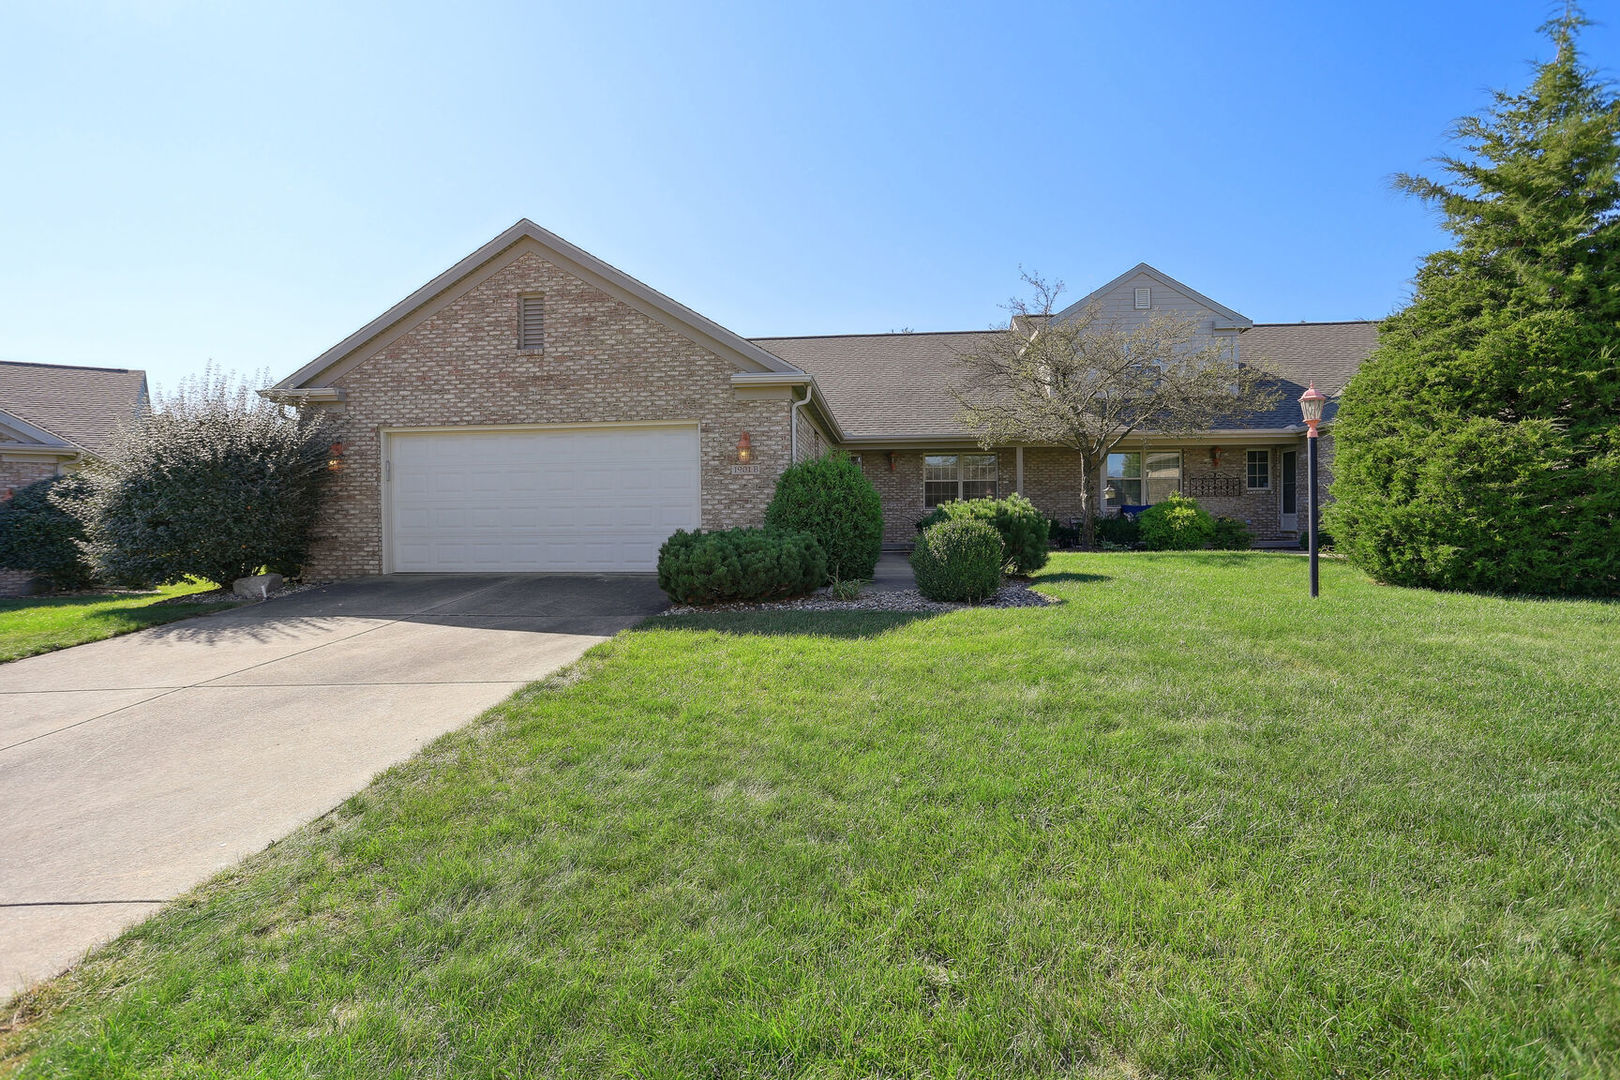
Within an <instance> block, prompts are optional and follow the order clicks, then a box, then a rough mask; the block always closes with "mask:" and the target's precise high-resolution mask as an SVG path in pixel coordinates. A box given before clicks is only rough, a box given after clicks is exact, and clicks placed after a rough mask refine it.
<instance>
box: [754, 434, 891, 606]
mask: <svg viewBox="0 0 1620 1080" xmlns="http://www.w3.org/2000/svg"><path fill="white" fill-rule="evenodd" d="M765 525H766V527H767V528H772V529H786V530H791V531H796V532H807V533H809V534H810V535H811V536H813V537H815V538H816V540H817V541H818V542H820V544H821V547H822V549H823V550H824V551H825V552H826V553H827V571H826V572H827V575H828V577H827V578H825V579H823V580H822V581H818V582H817V583H816V584H818V585H823V584H826V581H827V580H830V579H833V578H836V579H837V580H839V581H852V580H853V581H864V580H867V579H869V578H871V576H872V574H873V572H874V571H875V570H876V569H877V561H878V554H879V553H880V552H881V551H882V548H883V504H882V502H881V500H879V499H878V493H877V488H875V487H873V486H872V481H870V480H868V479H867V478H866V477H865V475H863V474H862V473H861V467H860V466H859V465H857V464H856V463H855V461H854V460H853V459H852V458H850V456H849V455H848V454H841V453H834V454H828V455H826V456H824V457H818V458H811V459H810V460H808V461H801V462H799V463H798V464H797V465H790V466H788V468H787V469H786V470H784V471H783V473H782V475H781V476H780V477H779V478H778V479H777V481H776V494H775V495H774V496H773V497H772V498H771V505H770V506H768V507H766V509H765Z"/></svg>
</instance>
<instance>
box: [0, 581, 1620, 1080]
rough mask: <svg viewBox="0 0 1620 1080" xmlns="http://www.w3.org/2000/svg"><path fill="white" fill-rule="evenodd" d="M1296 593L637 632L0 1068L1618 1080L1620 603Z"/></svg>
mask: <svg viewBox="0 0 1620 1080" xmlns="http://www.w3.org/2000/svg"><path fill="white" fill-rule="evenodd" d="M1305 572H1306V564H1305V562H1304V560H1302V559H1300V558H1298V557H1297V556H1290V555H1283V554H1262V553H1253V554H1250V553H1245V554H1229V553H1201V554H1191V555H1181V554H1163V555H1149V554H1130V555H1094V556H1080V555H1064V556H1059V557H1056V558H1054V560H1053V563H1052V566H1051V567H1050V568H1049V570H1048V572H1047V573H1046V574H1045V575H1043V579H1042V585H1043V587H1044V588H1045V589H1047V590H1048V591H1050V592H1051V593H1052V594H1053V595H1055V596H1058V597H1061V598H1062V599H1063V600H1064V601H1065V603H1063V604H1062V605H1059V606H1054V607H1050V608H1045V609H1015V610H1000V611H995V610H972V611H962V612H957V613H953V614H950V615H946V616H938V617H920V618H912V617H907V616H897V615H879V614H865V615H862V614H831V615H829V614H798V615H701V616H686V617H682V618H678V619H669V620H654V621H651V622H649V623H647V624H645V626H644V628H643V629H640V630H637V631H634V632H630V633H627V634H624V635H621V636H620V637H618V638H617V639H615V640H614V641H612V642H610V643H608V644H607V645H604V646H602V647H600V648H598V649H596V650H594V651H593V652H592V653H590V654H589V655H588V656H587V657H586V659H585V660H583V661H582V662H581V663H580V664H579V665H577V666H576V667H575V668H574V669H572V670H571V671H569V672H567V673H565V674H563V675H561V676H559V677H557V678H554V679H552V680H550V681H549V682H547V683H543V684H539V685H537V686H535V687H531V688H529V689H528V690H525V691H523V692H522V693H520V694H519V695H518V696H517V697H515V698H514V699H513V700H512V701H510V702H509V703H507V704H506V705H504V706H502V707H500V708H498V709H496V710H494V711H493V712H491V713H490V714H488V715H487V716H486V717H485V718H484V719H483V720H482V721H480V722H479V723H477V724H475V725H473V726H472V727H470V728H467V729H464V730H463V731H461V732H459V733H456V734H454V735H451V736H448V737H446V738H444V739H442V740H440V741H439V742H437V743H436V744H434V745H433V746H432V747H431V748H430V749H429V750H428V751H427V752H426V753H424V754H423V755H422V756H420V757H419V758H417V759H415V760H413V761H411V762H410V763H408V764H406V765H403V766H401V767H399V768H396V769H394V770H392V771H390V772H389V773H387V774H385V775H384V776H383V777H382V778H381V779H380V780H379V781H378V782H377V783H375V784H374V785H373V786H372V787H370V788H369V789H367V790H366V791H365V792H363V793H362V794H360V795H358V796H356V797H355V798H353V799H351V800H350V801H348V802H347V803H345V804H344V805H343V806H342V807H340V808H339V809H338V810H336V811H335V812H333V813H332V814H330V815H328V816H327V817H326V818H324V819H322V820H320V821H318V822H316V823H314V824H313V825H311V826H309V827H307V828H305V829H303V830H301V831H299V832H298V833H296V834H294V835H293V836H292V837H291V838H290V839H288V840H287V841H285V842H283V843H281V844H278V845H276V846H274V847H272V848H271V849H269V850H267V851H266V852H264V853H262V854H261V855H259V856H257V857H254V858H252V859H250V860H248V861H247V862H246V863H245V864H243V865H242V866H240V867H238V868H237V869H235V870H233V871H231V872H229V873H227V874H225V875H223V876H222V877H220V878H218V879H217V880H215V881H214V882H212V883H210V884H209V885H208V886H206V887H205V888H203V889H201V890H199V891H198V892H197V893H196V894H194V895H193V896H191V897H189V898H187V899H185V900H183V901H182V902H180V903H177V904H175V905H173V906H172V907H171V908H169V909H168V910H167V911H165V912H164V913H163V914H161V915H159V916H158V917H156V918H154V919H153V920H151V921H150V922H148V923H146V924H144V925H143V926H141V927H139V928H137V929H135V930H133V931H131V932H130V933H128V934H126V935H125V936H124V937H123V938H122V939H120V940H119V941H117V942H116V943H114V944H113V945H111V946H110V947H108V948H106V949H104V950H102V951H101V952H100V953H99V954H97V956H96V957H95V958H94V959H93V960H92V961H90V962H89V963H88V964H86V965H85V966H83V967H82V968H81V969H79V970H78V971H76V972H75V973H73V974H71V975H69V976H68V977H66V978H64V979H62V980H59V981H58V982H56V983H55V984H52V985H49V986H47V987H45V988H42V989H41V990H39V991H38V992H36V993H34V994H33V995H30V996H29V997H27V998H24V999H22V1000H21V1001H19V1002H18V1003H17V1005H16V1008H17V1012H18V1016H19V1017H20V1020H19V1022H18V1026H17V1027H16V1029H15V1030H14V1031H13V1032H12V1034H11V1035H10V1036H9V1037H8V1038H6V1039H5V1040H4V1041H3V1042H0V1060H3V1059H4V1058H5V1056H6V1055H11V1057H12V1060H13V1062H14V1063H16V1062H21V1063H22V1067H21V1072H22V1074H23V1075H25V1076H41V1077H43V1076H61V1077H68V1076H72V1077H112V1076H119V1077H123V1076H133V1075H159V1076H171V1075H172V1076H196V1075H206V1076H220V1077H258V1076H320V1077H365V1078H375V1077H392V1076H400V1077H405V1076H433V1077H438V1076H455V1077H542V1076H544V1077H561V1076H589V1077H596V1076H612V1077H631V1076H635V1077H653V1076H704V1077H757V1076H770V1077H778V1076H780V1077H788V1076H793V1077H800V1076H810V1077H835V1076H836V1077H846V1076H847V1077H913V1076H929V1077H967V1076H973V1077H986V1076H990V1077H995V1076H1006V1077H1022V1076H1040V1075H1067V1076H1095V1077H1147V1076H1194V1077H1203V1076H1221V1077H1253V1076H1302V1077H1305V1076H1308V1077H1329V1076H1334V1077H1336V1076H1357V1077H1360V1076H1367V1077H1373V1076H1378V1077H1385V1076H1387V1077H1417V1076H1494V1077H1520V1076H1546V1077H1553V1076H1616V1075H1620V1064H1617V1061H1620V1058H1617V1048H1620V726H1617V724H1616V715H1615V713H1616V704H1615V703H1616V701H1617V700H1620V644H1617V643H1620V605H1613V604H1602V603H1591V602H1587V603H1581V602H1538V601H1523V600H1500V599H1492V598H1486V597H1477V596H1463V595H1444V594H1435V593H1427V592H1418V591H1412V590H1404V589H1395V588H1382V587H1378V586H1375V585H1373V584H1371V583H1370V582H1368V581H1367V580H1366V579H1365V578H1363V577H1361V576H1360V575H1359V574H1357V573H1355V572H1354V571H1352V570H1350V569H1349V568H1347V567H1345V566H1343V565H1342V564H1338V563H1328V564H1326V565H1325V566H1324V567H1323V596H1322V598H1321V599H1320V601H1318V602H1316V603H1314V604H1312V603H1309V602H1308V601H1307V598H1306V596H1305Z"/></svg>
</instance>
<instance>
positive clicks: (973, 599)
mask: <svg viewBox="0 0 1620 1080" xmlns="http://www.w3.org/2000/svg"><path fill="white" fill-rule="evenodd" d="M1003 557H1004V553H1003V548H1002V544H1001V534H1000V533H998V532H996V530H995V528H994V526H992V525H990V524H989V523H988V522H984V521H977V520H974V519H972V518H959V519H956V520H953V521H943V522H941V523H940V524H938V525H934V526H931V527H929V528H927V529H924V530H923V534H922V535H921V536H920V537H918V538H917V546H916V547H914V548H912V549H911V570H912V573H913V574H914V575H915V576H916V578H917V590H918V591H919V592H921V593H922V594H923V595H924V596H926V597H927V598H928V599H930V600H937V601H941V602H944V603H959V602H962V601H966V602H968V603H977V602H978V601H980V600H984V599H986V598H987V597H990V596H992V595H994V593H995V591H996V590H997V589H999V588H1001V566H1002V559H1003Z"/></svg>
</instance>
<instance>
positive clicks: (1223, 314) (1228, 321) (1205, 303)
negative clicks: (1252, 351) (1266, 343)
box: [1055, 262, 1254, 330]
mask: <svg viewBox="0 0 1620 1080" xmlns="http://www.w3.org/2000/svg"><path fill="white" fill-rule="evenodd" d="M1137 277H1140V278H1145V279H1146V280H1148V281H1151V282H1152V283H1154V284H1156V285H1158V286H1159V287H1161V288H1165V289H1169V290H1171V291H1172V292H1175V293H1179V294H1180V295H1181V296H1182V297H1184V298H1186V299H1187V300H1191V301H1192V302H1193V303H1195V304H1197V305H1199V306H1200V307H1204V308H1207V309H1209V310H1210V311H1212V312H1214V314H1215V316H1216V321H1217V325H1218V328H1219V329H1224V330H1234V329H1235V330H1246V329H1248V328H1249V327H1251V326H1253V325H1254V322H1253V321H1252V320H1250V319H1249V318H1247V317H1246V316H1243V315H1240V314H1238V313H1237V312H1235V311H1233V310H1232V309H1231V308H1229V307H1227V306H1226V305H1225V304H1221V303H1217V302H1216V301H1214V300H1211V299H1210V298H1209V297H1207V296H1205V295H1204V294H1203V293H1201V292H1199V291H1198V290H1197V289H1193V288H1189V287H1188V286H1186V285H1183V284H1182V283H1181V282H1179V281H1177V280H1176V279H1175V278H1173V277H1171V276H1170V275H1169V274H1166V273H1164V272H1163V271H1162V270H1159V269H1156V268H1155V267H1152V266H1149V265H1148V264H1147V263H1145V262H1143V263H1137V264H1136V265H1135V266H1133V267H1131V268H1130V269H1129V270H1127V271H1125V272H1124V273H1123V274H1121V275H1119V276H1118V277H1116V278H1114V279H1113V280H1112V281H1109V282H1107V283H1106V284H1104V285H1101V286H1099V287H1098V288H1095V289H1093V290H1092V291H1091V292H1089V293H1087V294H1086V295H1084V296H1082V297H1081V298H1080V299H1078V300H1076V301H1075V302H1074V303H1072V304H1070V305H1069V306H1068V307H1066V308H1064V309H1063V310H1062V311H1060V312H1058V313H1057V315H1056V316H1055V317H1056V318H1059V319H1065V318H1072V317H1074V316H1075V315H1078V314H1079V313H1080V312H1082V311H1084V310H1086V308H1088V307H1090V306H1091V305H1092V304H1095V303H1100V302H1102V301H1103V300H1104V299H1105V298H1106V297H1107V296H1108V295H1109V294H1110V293H1112V292H1113V291H1114V290H1115V289H1118V288H1119V287H1120V286H1122V285H1124V284H1126V283H1127V282H1129V281H1131V279H1133V278H1137Z"/></svg>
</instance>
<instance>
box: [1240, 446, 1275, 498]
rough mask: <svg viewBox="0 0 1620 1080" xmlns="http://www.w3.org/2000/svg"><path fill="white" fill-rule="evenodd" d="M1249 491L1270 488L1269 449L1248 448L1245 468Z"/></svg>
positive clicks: (1267, 489) (1268, 489)
mask: <svg viewBox="0 0 1620 1080" xmlns="http://www.w3.org/2000/svg"><path fill="white" fill-rule="evenodd" d="M1246 475H1247V476H1248V482H1249V490H1250V491H1270V490H1271V451H1270V450H1250V451H1249V458H1248V467H1247V470H1246Z"/></svg>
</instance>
